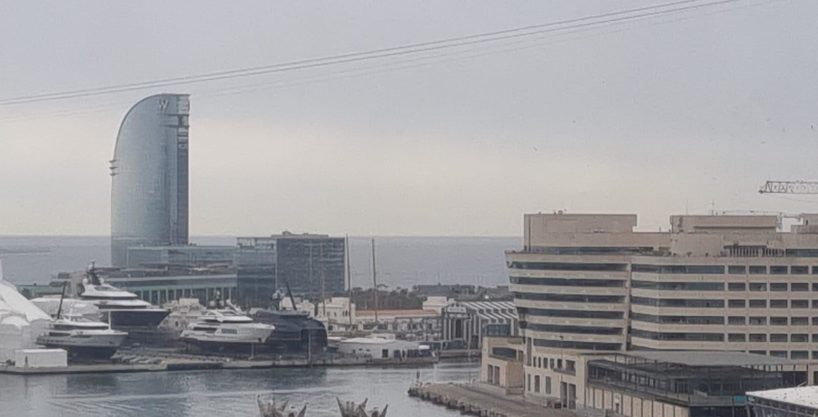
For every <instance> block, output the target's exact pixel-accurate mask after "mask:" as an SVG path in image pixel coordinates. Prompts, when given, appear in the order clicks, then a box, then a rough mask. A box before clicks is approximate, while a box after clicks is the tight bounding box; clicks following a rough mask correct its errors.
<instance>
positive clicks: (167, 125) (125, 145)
mask: <svg viewBox="0 0 818 417" xmlns="http://www.w3.org/2000/svg"><path fill="white" fill-rule="evenodd" d="M189 114H190V102H189V99H188V95H183V94H159V95H155V96H150V97H147V98H144V99H142V100H141V101H139V102H138V103H136V104H135V105H134V106H133V107H131V109H130V110H128V113H127V114H126V115H125V118H124V119H123V120H122V124H121V126H120V128H119V133H118V134H117V140H116V146H115V148H114V157H113V159H112V160H111V177H112V181H111V264H112V265H113V266H124V265H126V264H127V249H128V247H131V246H147V245H185V244H187V243H188V130H189V124H188V116H189Z"/></svg>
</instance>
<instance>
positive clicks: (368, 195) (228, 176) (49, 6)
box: [0, 0, 818, 236]
mask: <svg viewBox="0 0 818 417" xmlns="http://www.w3.org/2000/svg"><path fill="white" fill-rule="evenodd" d="M659 2H661V0H655V1H653V2H651V1H645V0H639V1H636V0H632V1H609V0H596V1H592V0H584V1H576V0H549V1H529V2H521V1H518V2H497V1H463V2H455V1H446V2H441V1H412V2H409V1H367V2H364V1H351V2H349V1H347V2H305V1H293V2H272V1H257V2H251V1H246V2H223V1H201V0H196V1H189V2H181V1H175V2H168V1H155V2H148V1H141V2H110V1H83V2H64V1H52V2H27V1H19V2H14V1H3V0H0V39H2V41H0V99H3V98H10V97H17V96H23V95H29V94H36V93H47V92H55V91H63V90H72V89H78V88H88V87H98V86H105V85H111V84H120V83H128V82H136V81H144V80H152V79H158V78H166V77H175V76H184V75H189V74H199V73H207V72H213V71H220V70H227V69H233V68H242V67H250V66H257V65H267V64H275V63H280V62H287V61H293V60H299V59H304V58H313V57H322V56H327V55H334V54H340V53H346V52H353V51H362V50H368V49H375V48H383V47H390V46H394V45H401V44H406V43H413V42H423V41H431V40H435V39H440V38H447V37H454V36H461V35H469V34H473V33H480V32H487V31H494V30H502V29H506V28H512V27H517V26H524V25H532V24H540V23H546V22H551V21H556V20H560V19H567V18H574V17H582V16H587V15H593V14H598V13H603V12H609V11H616V10H622V9H627V8H632V7H639V6H646V5H650V4H656V3H659ZM816 51H818V2H816V1H814V0H783V1H761V0H755V1H749V0H738V1H735V2H733V3H730V4H726V5H724V6H721V7H715V8H709V9H708V8H705V9H696V10H693V11H690V12H688V13H682V14H675V15H672V16H669V17H661V18H656V19H646V20H641V21H638V22H631V23H628V24H622V25H612V26H606V27H603V28H598V29H593V30H586V31H582V32H578V33H551V34H547V35H541V36H539V37H534V38H525V39H517V40H515V41H514V42H505V43H499V44H497V43H494V44H483V45H479V46H475V45H473V46H471V47H470V48H468V49H456V50H448V51H437V52H435V53H433V54H426V55H420V56H414V57H402V58H391V59H388V60H382V61H369V62H363V63H357V64H348V65H343V66H333V67H324V68H320V69H313V70H309V71H298V72H288V73H280V74H273V75H266V76H259V77H252V78H244V79H237V80H230V81H221V82H212V83H206V84H195V85H186V86H180V87H170V88H162V89H148V90H140V91H134V92H129V93H126V94H116V95H105V96H97V97H86V98H82V99H76V100H65V101H54V102H41V103H34V104H26V105H16V106H0V234H46V235H51V234H79V235H105V234H108V233H109V227H110V226H109V221H110V220H109V219H110V214H109V212H110V177H109V176H108V160H109V159H111V156H112V154H113V146H114V140H115V136H116V132H117V128H118V126H119V123H120V122H121V119H122V117H123V115H124V114H125V112H126V111H127V110H128V108H129V107H130V106H131V105H132V104H133V103H135V102H136V101H137V100H138V99H139V98H141V97H143V96H146V95H149V94H153V93H157V92H173V93H191V117H190V120H191V135H190V152H191V153H190V154H191V157H190V158H191V160H190V163H191V165H190V178H191V179H190V185H191V201H190V203H191V206H190V207H191V209H190V211H191V213H190V214H191V225H190V229H191V234H194V235H204V234H231V235H232V234H239V235H242V234H266V233H272V232H277V231H281V230H284V229H289V230H292V231H313V232H328V233H333V234H343V233H350V234H353V235H368V234H376V235H467V236H468V235H504V236H517V235H520V234H521V233H522V227H521V224H522V214H523V213H525V212H536V211H544V212H545V211H548V212H550V211H552V210H555V209H567V210H568V211H571V212H633V213H637V214H639V215H640V225H641V227H642V228H643V229H654V230H655V229H657V228H659V227H667V217H668V216H669V215H670V214H679V213H684V212H685V210H689V212H691V213H705V212H707V211H709V210H710V209H711V208H713V207H715V208H716V209H717V210H747V209H757V210H776V211H788V212H803V211H811V210H812V211H815V210H818V196H816V197H810V196H783V197H781V196H779V197H776V196H769V195H759V194H758V193H757V189H758V187H759V185H761V184H762V183H763V182H764V180H765V179H768V178H775V179H818V53H816ZM239 86H241V88H238V87H239Z"/></svg>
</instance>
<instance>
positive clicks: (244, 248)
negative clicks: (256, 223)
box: [236, 232, 346, 307]
mask: <svg viewBox="0 0 818 417" xmlns="http://www.w3.org/2000/svg"><path fill="white" fill-rule="evenodd" d="M237 246H238V249H237V251H236V270H237V274H238V299H239V302H240V303H241V304H242V305H246V306H253V307H261V306H266V305H267V304H269V302H270V297H271V296H272V294H273V293H274V292H275V291H277V290H281V291H286V288H287V286H288V285H289V288H290V290H291V291H292V293H293V294H294V295H297V296H301V297H305V298H307V299H311V300H317V299H322V298H326V297H329V296H332V295H339V294H343V293H344V291H345V289H346V282H345V281H346V280H345V277H346V274H345V265H346V264H345V250H346V245H345V242H344V239H343V238H336V237H330V236H328V235H319V234H294V233H288V232H285V233H282V234H280V235H273V236H265V237H242V238H238V240H237Z"/></svg>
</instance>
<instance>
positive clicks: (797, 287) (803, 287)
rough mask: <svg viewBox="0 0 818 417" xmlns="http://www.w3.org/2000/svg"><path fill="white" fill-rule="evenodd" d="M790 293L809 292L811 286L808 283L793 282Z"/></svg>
mask: <svg viewBox="0 0 818 417" xmlns="http://www.w3.org/2000/svg"><path fill="white" fill-rule="evenodd" d="M790 291H809V284H807V283H806V282H793V283H792V284H790Z"/></svg>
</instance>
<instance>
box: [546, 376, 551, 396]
mask: <svg viewBox="0 0 818 417" xmlns="http://www.w3.org/2000/svg"><path fill="white" fill-rule="evenodd" d="M545 393H546V394H550V393H551V377H550V376H547V377H545Z"/></svg>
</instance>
